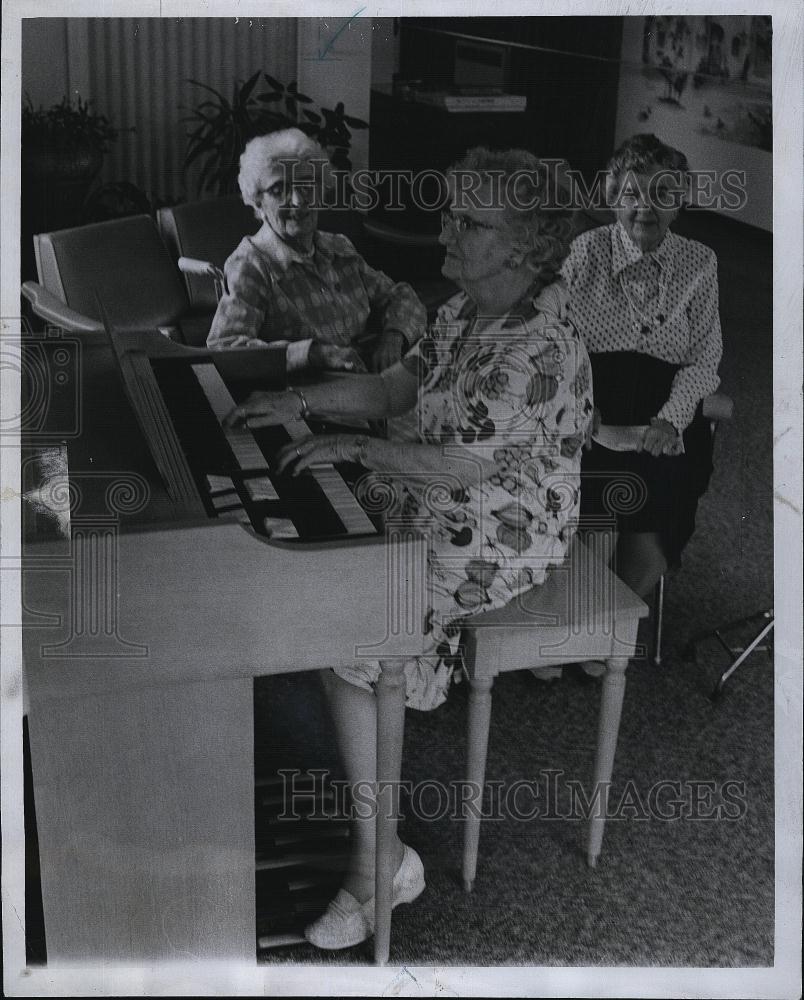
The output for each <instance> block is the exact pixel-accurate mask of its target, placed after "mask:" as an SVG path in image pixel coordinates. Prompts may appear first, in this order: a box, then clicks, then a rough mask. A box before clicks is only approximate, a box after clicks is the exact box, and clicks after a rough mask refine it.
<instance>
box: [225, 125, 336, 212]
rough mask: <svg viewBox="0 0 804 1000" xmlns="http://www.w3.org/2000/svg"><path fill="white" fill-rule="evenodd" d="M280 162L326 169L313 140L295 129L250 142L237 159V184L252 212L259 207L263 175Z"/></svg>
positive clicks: (323, 155) (323, 154) (323, 156)
mask: <svg viewBox="0 0 804 1000" xmlns="http://www.w3.org/2000/svg"><path fill="white" fill-rule="evenodd" d="M283 161H284V162H288V163H293V162H294V161H296V162H302V161H310V162H320V163H321V165H322V166H326V164H328V163H329V158H328V156H327V154H326V151H325V150H324V149H323V148H322V147H321V146H319V144H318V143H317V142H316V141H315V139H311V138H310V136H309V135H305V134H304V132H302V131H301V129H298V128H286V129H282V130H281V131H279V132H270V133H269V134H268V135H258V136H257V137H256V138H255V139H251V140H250V141H249V142H248V143H246V148H245V149H244V150H243V153H242V155H241V157H240V173H239V175H238V177H237V183H238V185H239V186H240V194H241V195H242V197H243V202H244V204H246V205H251V207H252V208H253V209H254V210H255V212H256V211H257V209H258V208H259V205H260V194H261V187H262V184H263V182H264V179H265V174H266V172H267V171H268V170H269V169H270V168H271V166H272V165H273V164H274V163H278V162H283Z"/></svg>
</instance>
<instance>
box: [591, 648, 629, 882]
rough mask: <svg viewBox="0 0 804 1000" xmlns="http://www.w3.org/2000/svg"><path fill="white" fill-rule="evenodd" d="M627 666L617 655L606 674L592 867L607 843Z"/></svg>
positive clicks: (597, 758)
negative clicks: (606, 829)
mask: <svg viewBox="0 0 804 1000" xmlns="http://www.w3.org/2000/svg"><path fill="white" fill-rule="evenodd" d="M627 666H628V659H627V658H626V657H614V658H612V659H609V660H606V675H605V677H604V678H603V691H602V694H601V699H600V718H599V720H598V729H597V752H596V754H595V776H594V783H593V785H592V803H593V806H592V815H591V816H590V817H589V842H588V846H587V855H586V857H587V861H588V863H589V866H590V867H591V868H594V867H595V865H596V864H597V859H598V858H599V857H600V849H601V847H602V845H603V830H604V828H605V825H606V811H607V808H608V801H609V785H610V783H611V774H612V771H613V770H614V754H615V753H616V751H617V736H618V734H619V731H620V716H621V714H622V709H623V695H624V694H625V670H626V667H627Z"/></svg>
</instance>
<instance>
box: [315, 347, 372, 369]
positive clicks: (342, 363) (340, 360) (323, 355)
mask: <svg viewBox="0 0 804 1000" xmlns="http://www.w3.org/2000/svg"><path fill="white" fill-rule="evenodd" d="M307 363H308V365H309V366H310V368H317V369H319V370H321V371H331V372H365V370H366V366H365V365H364V364H363V361H362V359H361V357H360V355H359V354H358V353H357V351H356V350H355V349H354V348H353V347H337V346H336V345H335V344H320V343H318V342H317V341H313V343H312V344H310V351H309V353H308V355H307Z"/></svg>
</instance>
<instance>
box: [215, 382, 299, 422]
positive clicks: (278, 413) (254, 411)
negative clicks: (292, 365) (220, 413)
mask: <svg viewBox="0 0 804 1000" xmlns="http://www.w3.org/2000/svg"><path fill="white" fill-rule="evenodd" d="M301 409H302V407H301V402H300V400H299V396H298V394H297V393H294V392H288V391H287V390H282V391H280V392H271V391H260V392H252V394H251V395H250V396H249V397H248V399H247V400H246V401H245V402H243V403H241V404H240V405H239V406H236V407H235V408H234V409H233V410H230V412H229V413H227V414H226V416H225V417H224V418H223V426H224V427H237V426H238V425H240V424H247V425H248V426H249V427H270V426H273V425H274V424H287V423H290V421H292V420H298V418H299V417H300V416H301Z"/></svg>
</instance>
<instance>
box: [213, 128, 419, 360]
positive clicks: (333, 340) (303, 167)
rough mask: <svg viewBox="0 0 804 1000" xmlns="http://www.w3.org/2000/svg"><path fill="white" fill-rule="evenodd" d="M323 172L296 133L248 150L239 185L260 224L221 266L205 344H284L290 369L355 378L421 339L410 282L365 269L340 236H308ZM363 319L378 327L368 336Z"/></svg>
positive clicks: (313, 146)
mask: <svg viewBox="0 0 804 1000" xmlns="http://www.w3.org/2000/svg"><path fill="white" fill-rule="evenodd" d="M326 165H327V155H326V153H325V152H324V150H323V149H322V148H321V147H320V146H319V145H318V143H316V142H315V141H313V140H312V139H310V138H309V137H308V136H306V135H304V133H303V132H301V131H300V130H299V129H295V128H291V129H284V130H283V131H280V132H273V133H271V134H270V135H264V136H258V137H257V138H256V139H252V140H251V141H250V142H249V143H248V144H247V146H246V148H245V150H244V152H243V155H242V156H241V157H240V174H239V176H238V183H239V185H240V191H241V194H242V197H243V201H244V203H245V204H246V205H250V206H251V207H252V208H253V209H254V213H255V215H256V216H257V218H258V219H259V221H260V222H261V223H262V226H261V228H260V229H259V230H258V232H257V233H256V234H255V235H254V236H247V237H245V239H243V240H242V241H241V243H240V245H239V246H238V247H237V249H236V250H235V251H234V253H233V254H232V255H231V256H230V257H229V259H228V260H227V261H226V264H225V266H224V273H225V275H226V285H227V291H226V293H225V294H224V295H223V297H222V298H221V300H220V302H219V303H218V309H217V312H216V313H215V317H214V319H213V322H212V327H211V329H210V332H209V337H208V338H207V345H208V346H209V347H211V348H232V347H262V346H265V345H266V344H268V343H270V344H275V345H276V344H281V343H285V344H286V345H287V352H286V357H287V367H288V370H289V371H294V370H298V369H301V368H305V367H307V366H309V367H312V368H327V369H342V370H346V371H349V370H352V371H364V370H365V365H364V361H368V363H369V365H370V366H371V368H372V370H374V371H381V370H382V369H383V368H388V367H389V366H390V365H392V364H394V362H396V361H398V360H399V358H400V357H401V355H402V353H403V352H404V351H405V350H407V348H408V347H410V345H411V344H413V343H414V342H415V341H416V340H418V339H419V337H420V336H421V335H422V333H423V332H424V329H425V326H426V319H427V317H426V312H425V309H424V306H423V305H422V304H421V302H420V301H419V299H418V298H417V296H416V294H415V292H414V291H413V289H412V288H411V287H410V286H409V285H406V284H403V283H395V282H393V281H392V280H391V279H390V278H389V277H388V276H387V275H385V274H383V273H382V272H381V271H375V270H374V269H373V268H371V267H369V266H368V264H367V263H366V262H365V261H364V260H363V258H362V257H361V256H360V254H359V253H358V252H357V251H356V250H355V248H354V246H353V245H352V244H351V243H350V242H349V240H348V239H347V238H346V237H345V236H341V235H338V234H334V233H324V232H319V231H318V230H317V225H318V210H317V208H316V207H315V206H316V204H320V202H316V200H315V198H316V195H317V194H320V193H321V190H322V184H323V183H324V180H325V168H326ZM370 317H371V318H372V320H375V321H379V327H380V329H379V333H378V334H377V335H375V336H374V337H371V336H370V335H369V334H367V329H366V326H367V322H368V320H369V318H370Z"/></svg>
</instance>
